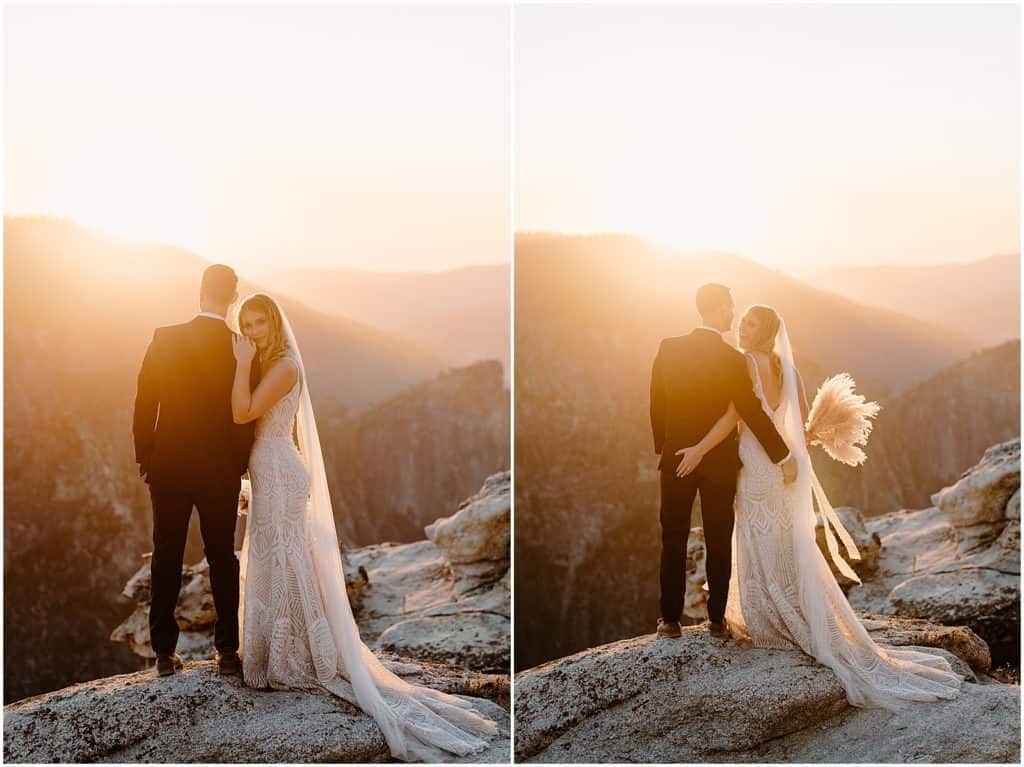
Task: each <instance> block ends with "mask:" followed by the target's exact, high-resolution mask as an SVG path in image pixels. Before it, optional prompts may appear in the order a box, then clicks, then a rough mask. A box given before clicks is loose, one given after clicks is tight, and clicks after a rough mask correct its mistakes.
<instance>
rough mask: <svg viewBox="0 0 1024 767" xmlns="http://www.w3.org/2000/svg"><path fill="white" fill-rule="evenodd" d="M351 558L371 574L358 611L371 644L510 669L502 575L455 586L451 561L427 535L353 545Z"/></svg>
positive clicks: (507, 598)
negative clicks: (481, 582) (469, 585)
mask: <svg viewBox="0 0 1024 767" xmlns="http://www.w3.org/2000/svg"><path fill="white" fill-rule="evenodd" d="M349 561H350V563H351V564H352V565H354V566H358V567H362V568H363V569H364V570H365V571H366V573H367V575H368V583H367V585H366V587H365V588H364V589H363V592H362V605H361V608H360V610H359V613H358V614H357V616H356V617H357V619H358V621H359V627H360V632H361V633H362V635H363V639H364V641H366V642H367V644H369V645H370V646H371V647H374V648H378V649H382V650H387V651H389V652H394V653H397V654H399V655H403V656H408V657H411V658H423V659H426V660H437V661H443V662H446V663H456V664H458V665H461V666H465V667H466V668H471V669H474V670H477V671H489V672H497V673H506V674H507V673H509V661H510V634H511V621H510V608H511V595H510V592H509V587H508V581H507V580H504V579H503V580H498V581H491V582H489V583H485V584H484V585H482V586H479V587H477V588H475V589H472V590H469V591H462V590H460V589H459V587H458V586H459V581H457V580H456V578H455V577H454V576H453V574H452V567H451V565H450V564H449V563H448V561H447V560H446V559H445V558H444V556H443V555H442V553H441V551H440V550H439V549H438V548H437V547H436V546H435V545H434V544H433V543H432V542H430V541H419V542H417V543H407V544H398V545H396V544H390V543H385V544H380V545H378V546H366V547H364V548H362V549H357V550H354V551H350V552H349ZM462 583H463V584H465V583H466V581H465V579H463V580H462Z"/></svg>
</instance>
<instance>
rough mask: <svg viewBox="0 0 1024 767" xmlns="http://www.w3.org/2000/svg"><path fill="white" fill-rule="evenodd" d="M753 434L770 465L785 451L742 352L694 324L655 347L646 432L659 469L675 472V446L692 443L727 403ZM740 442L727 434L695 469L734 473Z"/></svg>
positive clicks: (784, 455)
mask: <svg viewBox="0 0 1024 767" xmlns="http://www.w3.org/2000/svg"><path fill="white" fill-rule="evenodd" d="M730 402H733V403H735V405H736V410H737V411H738V412H739V414H740V418H742V419H743V421H744V423H746V425H747V426H748V427H749V428H750V430H751V431H753V432H754V436H756V437H757V439H758V441H759V442H760V443H761V445H762V446H763V447H764V449H765V452H766V453H768V457H769V458H771V460H772V461H773V462H775V463H778V462H780V461H781V460H782V459H784V458H785V457H786V455H787V454H788V453H789V448H788V447H786V443H785V442H783V440H782V437H780V436H779V432H778V431H777V430H776V428H775V425H774V424H773V423H772V421H771V419H770V418H769V417H768V414H767V413H765V411H764V408H763V407H761V401H760V400H759V399H758V398H757V395H756V394H755V393H754V387H753V385H752V384H751V383H750V375H749V374H748V373H747V363H746V360H745V358H744V356H743V354H742V353H740V352H739V351H737V350H736V349H734V348H733V347H732V346H730V345H729V344H727V343H726V342H725V340H724V339H723V338H722V337H721V336H720V335H719V334H718V333H716V332H714V331H712V330H705V329H702V328H698V329H696V330H693V331H692V332H690V333H689V335H685V336H678V337H676V338H666V339H664V340H663V341H662V342H661V346H660V347H659V348H658V356H657V357H655V359H654V368H653V370H652V371H651V430H652V432H653V433H654V452H656V453H659V454H660V455H661V460H660V461H659V463H658V468H659V469H661V470H662V471H674V470H675V468H676V466H677V465H678V464H679V460H680V459H679V458H677V457H676V454H675V452H676V450H679V449H681V448H684V447H690V446H691V445H695V444H697V443H698V442H700V440H701V439H702V438H703V437H704V435H705V434H707V433H708V432H709V431H711V427H712V426H714V425H715V423H716V422H717V421H718V419H719V418H721V417H722V416H723V415H724V414H725V411H726V410H728V408H729V403H730ZM740 465H741V464H740V458H739V440H738V436H737V432H736V430H735V429H734V430H733V432H732V434H730V435H729V436H728V437H726V438H725V439H724V440H722V442H720V443H719V444H718V445H716V446H715V447H714V448H713V449H712V450H710V451H709V452H708V454H707V455H706V456H704V459H703V460H702V461H701V466H700V468H699V469H698V470H699V471H705V472H708V471H715V470H721V471H736V470H738V469H739V467H740Z"/></svg>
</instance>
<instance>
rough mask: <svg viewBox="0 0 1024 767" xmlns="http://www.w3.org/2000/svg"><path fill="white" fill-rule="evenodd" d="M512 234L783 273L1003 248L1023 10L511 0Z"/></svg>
mask: <svg viewBox="0 0 1024 767" xmlns="http://www.w3.org/2000/svg"><path fill="white" fill-rule="evenodd" d="M515 46H516V50H515V57H516V84H515V89H516V94H515V95H516V142H517V146H516V221H515V228H516V231H517V232H526V231H545V232H559V233H578V234H599V233H607V232H621V233H624V234H633V235H636V236H641V237H645V238H648V239H651V240H654V241H657V242H661V243H664V244H666V245H668V246H670V247H672V248H675V249H679V250H686V251H724V252H730V253H734V254H736V255H738V256H740V257H743V258H747V259H750V260H752V261H756V262H759V263H761V264H763V265H766V266H769V267H772V268H776V269H780V270H783V271H786V272H790V273H794V274H806V273H808V272H813V271H820V270H823V269H831V268H838V267H854V266H877V265H901V266H924V265H930V264H942V263H960V262H973V261H978V260H983V259H985V258H988V257H990V256H995V255H1001V254H1008V253H1019V252H1020V246H1019V233H1020V218H1019V205H1020V190H1019V168H1020V144H1019V129H1020V119H1019V105H1020V61H1019V47H1020V43H1019V10H1018V7H1017V6H1015V5H998V6H992V5H989V6H964V5H958V6H950V5H945V6H944V5H936V6H924V5H913V6H893V5H858V6H845V5H842V6H841V5H775V4H763V5H730V4H721V5H706V4H704V5H701V4H694V5H678V6H670V5H640V6H630V7H624V6H619V5H593V6H577V5H573V6H537V5H526V6H521V7H519V8H517V11H516V30H515Z"/></svg>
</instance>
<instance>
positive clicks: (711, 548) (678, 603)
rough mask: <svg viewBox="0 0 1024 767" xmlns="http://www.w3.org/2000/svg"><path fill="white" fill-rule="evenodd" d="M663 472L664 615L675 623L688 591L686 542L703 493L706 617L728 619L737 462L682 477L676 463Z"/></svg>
mask: <svg viewBox="0 0 1024 767" xmlns="http://www.w3.org/2000/svg"><path fill="white" fill-rule="evenodd" d="M668 463H670V464H672V468H671V470H667V469H666V470H664V471H662V472H661V617H662V618H663V619H665V620H666V621H669V622H671V621H677V620H679V618H680V616H681V615H682V611H683V597H684V595H685V593H686V544H687V540H688V539H689V537H690V516H691V513H692V511H693V502H694V499H695V498H696V497H697V494H698V493H700V507H701V517H702V518H703V521H704V542H705V547H706V551H707V578H708V592H709V593H708V617H709V618H710V619H711V620H712V621H715V622H720V621H721V620H722V619H723V618H724V617H725V603H726V600H727V598H728V596H729V578H730V576H731V574H732V531H733V526H734V524H735V519H736V518H735V515H734V512H733V501H734V500H735V498H736V481H737V476H738V474H737V471H736V468H735V467H733V466H728V467H723V468H721V469H719V468H718V467H707V468H706V469H705V467H703V466H700V467H698V468H697V470H696V471H694V472H691V473H690V474H688V475H687V476H685V477H682V478H679V477H677V476H676V474H675V467H676V465H677V464H678V462H677V461H669V462H668Z"/></svg>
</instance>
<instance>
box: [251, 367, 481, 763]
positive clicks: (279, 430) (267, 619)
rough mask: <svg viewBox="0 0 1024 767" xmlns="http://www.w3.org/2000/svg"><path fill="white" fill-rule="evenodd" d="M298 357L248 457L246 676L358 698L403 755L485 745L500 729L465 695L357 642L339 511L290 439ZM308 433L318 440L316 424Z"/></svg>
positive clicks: (439, 757) (429, 757)
mask: <svg viewBox="0 0 1024 767" xmlns="http://www.w3.org/2000/svg"><path fill="white" fill-rule="evenodd" d="M293 348H294V347H293ZM292 358H293V359H294V360H295V361H296V362H297V364H298V365H299V369H300V378H299V381H298V382H297V383H296V384H295V386H293V387H292V389H291V391H289V392H288V394H286V395H285V396H284V397H283V398H282V399H281V400H279V401H278V402H277V403H276V404H275V405H274V406H273V407H271V408H270V410H268V411H267V412H266V413H265V414H264V415H263V416H262V417H261V418H259V419H258V421H257V423H256V440H255V443H254V445H253V448H252V453H251V456H250V460H249V475H250V479H251V483H252V499H251V503H250V510H249V519H248V525H247V529H246V535H245V540H244V542H243V546H242V555H241V561H242V590H243V594H244V599H243V602H242V608H241V610H240V613H241V621H240V625H241V629H242V648H243V649H242V672H243V678H244V680H245V683H246V684H247V685H249V686H252V687H257V688H265V687H271V688H274V689H306V690H327V691H329V692H331V693H333V694H335V695H337V696H339V697H341V698H343V699H345V700H347V701H349V702H351V703H354V704H356V705H358V706H359V707H360V708H362V709H363V710H364V711H366V712H367V713H368V714H370V715H371V716H373V718H374V719H375V720H376V721H377V723H378V725H379V726H380V727H381V730H382V731H383V733H384V735H385V737H386V739H387V741H388V745H389V747H390V749H391V753H392V755H393V756H394V757H396V758H398V759H403V760H406V761H412V760H421V761H427V762H437V761H446V760H448V759H450V758H451V756H452V755H460V756H461V755H466V754H470V753H475V752H477V751H480V750H481V749H482V748H484V746H485V745H486V739H487V736H490V735H493V734H494V733H495V732H496V726H495V724H494V723H493V722H492V721H490V720H488V719H486V718H484V717H481V716H480V715H478V714H477V713H476V712H474V711H473V710H472V709H471V707H470V704H469V702H468V701H466V700H463V699H461V698H458V697H455V696H452V695H447V694H445V693H442V692H439V691H436V690H432V689H430V688H427V687H420V686H416V685H411V684H409V683H407V682H405V681H403V680H402V679H400V678H399V677H397V676H395V675H394V674H393V673H392V672H390V671H389V670H388V669H386V668H385V667H384V666H383V664H381V663H380V661H379V660H378V659H377V658H376V657H375V656H374V655H373V653H372V652H371V651H370V650H369V649H368V648H367V647H366V646H365V645H364V644H363V643H362V641H361V640H360V639H359V634H358V629H357V627H356V625H355V621H354V619H353V617H352V613H351V609H350V607H349V604H348V598H347V594H346V593H345V590H344V580H343V576H342V574H341V559H340V553H339V552H338V543H337V539H336V538H334V537H333V535H334V525H333V518H332V519H331V520H330V522H329V523H325V522H324V517H323V509H314V508H313V504H314V499H315V498H316V497H317V496H316V494H315V493H314V494H313V498H312V499H311V497H310V495H311V493H310V487H311V476H310V472H309V471H308V470H307V464H306V461H304V457H303V455H302V454H301V453H300V451H299V449H298V448H297V446H296V443H295V441H294V440H293V438H292V430H293V426H294V425H295V421H296V413H297V412H298V411H299V409H300V391H301V390H302V389H303V381H304V375H303V374H302V372H301V371H302V366H301V358H300V357H298V355H297V353H296V354H293V355H292ZM301 404H302V405H303V406H304V407H305V406H307V405H308V395H306V397H305V398H303V399H302V401H301ZM309 412H310V413H311V412H312V410H311V407H310V410H309ZM300 424H301V422H300ZM307 428H308V426H307ZM312 437H313V438H315V439H317V442H318V438H317V435H316V433H315V427H314V431H313V433H312ZM302 443H303V440H302V438H301V437H300V444H302ZM306 444H311V443H310V442H309V441H308V438H307V441H306ZM314 451H315V452H316V453H317V454H318V453H319V445H318V444H317V445H316V448H315V449H311V452H314ZM315 457H316V458H319V459H320V460H321V461H322V456H319V455H316V456H315ZM317 468H320V469H321V471H322V467H317ZM314 476H316V475H314ZM321 479H323V478H321ZM323 482H325V479H324V480H323ZM328 510H329V502H328ZM318 511H319V512H320V515H319V516H318ZM328 537H330V538H331V539H330V540H327V538H328ZM332 548H333V552H332ZM335 567H336V568H337V569H336V570H333V568H335Z"/></svg>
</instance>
